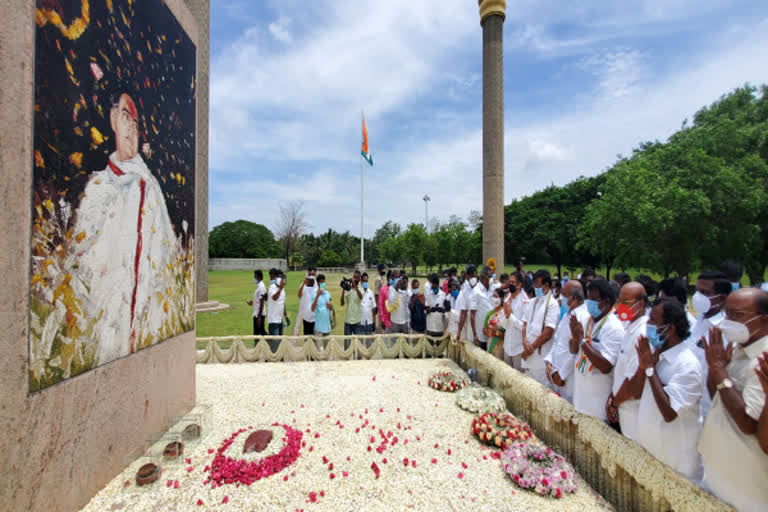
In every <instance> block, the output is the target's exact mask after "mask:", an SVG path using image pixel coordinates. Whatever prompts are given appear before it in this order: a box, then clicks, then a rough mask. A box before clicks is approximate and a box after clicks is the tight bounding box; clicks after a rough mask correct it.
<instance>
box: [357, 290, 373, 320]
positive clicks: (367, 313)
mask: <svg viewBox="0 0 768 512" xmlns="http://www.w3.org/2000/svg"><path fill="white" fill-rule="evenodd" d="M361 290H362V292H363V298H362V299H360V324H361V325H371V324H373V308H375V307H376V299H375V298H374V296H373V292H372V291H371V289H370V288H369V289H367V290H363V289H362V288H361Z"/></svg>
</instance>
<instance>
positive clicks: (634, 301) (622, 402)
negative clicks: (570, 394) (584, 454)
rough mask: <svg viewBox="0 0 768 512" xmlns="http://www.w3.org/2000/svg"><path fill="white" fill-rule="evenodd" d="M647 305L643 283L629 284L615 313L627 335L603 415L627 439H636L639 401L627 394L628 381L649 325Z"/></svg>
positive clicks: (634, 370)
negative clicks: (636, 347)
mask: <svg viewBox="0 0 768 512" xmlns="http://www.w3.org/2000/svg"><path fill="white" fill-rule="evenodd" d="M647 303H648V296H647V295H646V292H645V287H643V285H642V284H640V283H638V282H637V281H632V282H629V283H627V284H625V285H624V286H622V287H621V292H620V294H619V304H618V306H616V314H617V315H618V317H619V320H621V321H622V322H624V329H625V332H626V334H625V335H624V341H623V342H622V344H621V351H620V352H619V357H618V358H617V359H616V367H615V368H614V369H613V387H612V388H611V394H610V395H609V396H608V401H607V403H606V415H607V416H608V423H609V424H610V425H611V426H612V427H614V428H617V427H619V429H620V430H619V432H620V433H621V434H623V435H624V436H625V437H627V438H629V439H635V433H636V431H637V428H638V423H637V422H638V420H637V414H638V409H639V407H640V401H639V400H638V399H636V398H635V397H633V396H631V394H630V391H629V387H630V386H629V380H630V379H631V378H632V376H634V375H635V373H636V372H637V367H638V361H637V350H636V349H635V345H636V344H637V339H638V338H639V337H640V336H645V326H646V323H647V322H648V317H647V316H645V306H646V304H647ZM617 415H618V418H616V416H617ZM617 419H618V422H617Z"/></svg>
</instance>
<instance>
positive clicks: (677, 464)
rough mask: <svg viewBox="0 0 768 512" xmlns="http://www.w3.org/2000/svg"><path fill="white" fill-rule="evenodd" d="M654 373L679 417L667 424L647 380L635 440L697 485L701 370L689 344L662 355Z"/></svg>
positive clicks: (678, 346)
mask: <svg viewBox="0 0 768 512" xmlns="http://www.w3.org/2000/svg"><path fill="white" fill-rule="evenodd" d="M655 372H656V374H657V375H658V376H659V379H660V380H661V382H662V384H664V392H665V393H666V394H667V396H668V397H669V405H670V407H671V408H672V409H673V410H674V411H675V412H676V413H677V417H676V418H675V419H674V420H672V421H670V422H666V421H664V417H663V416H662V415H661V411H660V410H659V406H658V404H657V403H656V398H655V397H654V396H653V390H651V384H650V382H649V381H648V379H646V380H645V386H644V387H643V395H642V397H641V398H640V405H639V408H638V418H639V422H640V423H639V426H638V428H636V432H635V438H634V440H635V441H636V442H637V443H638V444H639V445H640V446H642V447H643V448H645V449H646V450H648V451H649V452H650V453H651V455H653V456H654V457H656V458H657V459H659V460H660V461H661V462H663V463H664V464H666V465H667V466H669V467H671V468H672V469H674V470H675V471H677V472H678V473H680V474H681V475H683V476H684V477H686V478H688V479H689V480H691V481H693V482H694V483H696V482H699V481H700V480H701V460H700V459H699V454H698V452H697V451H696V443H697V442H698V439H699V433H700V432H701V425H700V424H699V401H700V400H701V384H700V383H701V367H700V366H699V362H698V361H697V360H696V356H694V355H693V353H692V352H691V349H690V348H689V347H688V345H687V344H685V343H679V344H677V345H675V346H674V347H672V348H670V349H668V350H665V351H663V352H661V353H660V354H659V362H658V363H657V364H656V369H655ZM621 414H622V413H621V412H620V413H619V415H621ZM622 432H624V427H623V426H622Z"/></svg>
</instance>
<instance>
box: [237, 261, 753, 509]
mask: <svg viewBox="0 0 768 512" xmlns="http://www.w3.org/2000/svg"><path fill="white" fill-rule="evenodd" d="M741 276H742V270H741V267H740V266H739V265H737V264H734V263H730V262H729V263H724V264H723V265H721V267H720V268H719V269H718V270H715V271H707V272H703V273H701V274H699V275H698V278H697V280H696V284H695V293H694V294H693V297H692V306H693V310H694V311H695V315H694V314H692V313H691V312H690V311H689V310H688V293H687V287H686V283H685V282H684V281H683V280H682V279H680V278H676V277H675V278H666V279H664V280H662V281H661V282H659V283H657V282H655V281H653V280H652V279H651V278H650V277H648V276H645V275H638V276H636V277H635V280H634V281H633V280H631V279H630V276H628V275H627V274H625V273H621V272H620V273H617V274H616V275H614V276H613V277H614V278H613V279H612V280H607V279H605V278H603V277H602V276H599V275H595V273H594V271H592V270H591V269H584V270H583V271H582V272H581V273H580V274H579V275H578V276H577V277H576V278H575V279H571V278H569V276H568V273H567V272H566V273H564V275H563V276H562V279H554V278H552V276H551V275H550V273H549V272H548V271H546V270H539V271H537V272H535V273H532V272H523V271H522V267H519V269H518V271H516V272H513V273H510V274H501V275H499V276H498V277H497V275H496V274H495V272H494V270H493V269H492V268H491V267H488V266H484V267H482V268H481V269H480V272H477V269H476V268H475V267H473V266H470V265H468V266H467V268H466V269H465V270H464V271H462V272H461V274H460V275H459V274H458V273H457V271H456V269H448V270H446V271H445V272H444V274H443V276H442V277H443V279H442V282H441V279H440V276H438V275H437V274H432V275H430V276H429V277H428V278H427V282H426V283H425V285H424V287H423V288H421V287H420V282H419V280H418V279H408V276H407V275H406V274H405V272H403V271H401V270H398V269H389V270H388V269H386V268H385V267H384V266H383V265H380V266H379V267H378V269H377V276H376V278H375V281H374V286H373V289H371V288H370V287H369V276H368V274H367V273H360V272H357V271H356V272H355V273H354V274H353V276H352V279H351V280H350V281H349V282H348V283H347V284H346V285H345V286H344V288H343V290H342V295H341V300H340V304H341V305H342V306H346V307H345V316H344V334H345V335H366V334H372V333H373V332H376V333H382V334H384V333H391V334H397V333H425V334H427V335H429V336H432V337H435V338H438V337H442V336H444V335H445V333H446V332H448V333H449V334H450V336H451V337H452V338H453V339H454V340H457V341H463V342H465V343H473V344H475V345H477V346H478V347H480V348H482V349H483V350H487V351H488V352H489V353H491V354H493V355H494V356H495V357H497V358H498V359H500V360H503V361H504V362H505V363H506V364H508V365H509V366H511V367H512V368H514V369H516V370H518V371H520V372H523V373H525V374H527V375H528V376H530V377H531V378H533V379H535V380H536V381H538V382H539V383H540V384H541V385H542V386H545V387H547V388H549V389H551V390H552V391H553V392H556V393H558V394H559V395H560V396H562V397H563V398H565V399H566V400H568V401H570V402H571V403H572V404H573V406H574V408H575V409H576V410H577V411H579V412H581V413H584V414H588V415H591V416H593V417H596V418H598V419H600V420H603V421H605V422H606V423H607V424H608V425H610V426H611V427H612V428H613V429H615V430H616V431H617V432H619V433H620V434H622V435H624V436H626V437H627V438H629V439H631V440H633V441H634V442H636V443H638V444H639V445H641V446H643V447H644V448H645V449H646V450H647V451H648V452H650V453H651V454H652V455H654V456H655V457H656V458H657V459H659V460H661V461H662V462H664V463H665V464H667V465H668V466H670V467H671V468H673V469H674V470H676V471H677V472H678V473H680V474H681V475H683V476H684V477H686V478H688V479H689V480H691V481H692V482H694V483H695V484H697V485H700V486H701V487H703V488H704V489H706V490H708V491H709V492H712V493H713V494H715V495H716V496H718V497H719V498H720V499H722V500H723V501H725V502H727V503H729V504H731V505H733V506H734V507H735V508H736V509H737V510H745V511H758V510H760V511H762V510H766V509H767V507H768V485H766V482H768V406H766V399H765V398H766V394H767V393H768V292H766V291H765V290H764V289H760V288H757V287H747V288H742V287H741V285H740V281H741ZM255 279H256V283H257V288H256V292H255V293H254V299H253V301H251V302H250V304H252V305H253V307H254V334H264V333H265V332H264V323H263V307H264V302H265V300H266V302H267V315H266V318H267V323H268V329H269V334H282V333H283V330H282V329H283V325H284V323H285V322H286V320H287V317H285V308H284V302H285V292H284V287H285V276H284V275H283V274H282V272H280V271H279V270H272V271H270V286H269V289H268V290H266V289H265V285H264V283H262V282H261V272H260V271H256V273H255ZM298 294H299V299H300V306H299V315H300V317H301V319H302V324H303V333H304V334H305V335H314V336H315V337H316V338H315V339H316V340H322V337H324V336H328V335H329V334H330V332H331V330H332V317H333V303H332V299H331V296H330V293H329V292H328V291H326V290H325V276H323V275H322V274H319V275H316V269H314V268H309V269H308V271H307V274H306V277H305V279H304V281H303V283H302V284H301V286H300V288H299V292H298ZM273 307H274V308H275V309H274V313H273V312H272V311H273V309H272V308H273ZM259 319H261V320H259ZM297 324H298V322H297ZM297 333H298V325H297V326H296V330H295V331H294V334H297ZM273 343H275V342H271V343H270V346H271V347H272V350H277V345H278V344H279V341H278V342H276V344H275V345H273ZM321 344H322V343H321ZM346 345H347V346H348V342H347V343H346ZM320 348H322V347H320Z"/></svg>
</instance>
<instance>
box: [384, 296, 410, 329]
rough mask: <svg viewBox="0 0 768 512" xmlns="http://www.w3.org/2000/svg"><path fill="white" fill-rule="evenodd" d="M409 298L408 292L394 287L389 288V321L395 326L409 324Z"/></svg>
mask: <svg viewBox="0 0 768 512" xmlns="http://www.w3.org/2000/svg"><path fill="white" fill-rule="evenodd" d="M408 298H409V297H408V290H397V289H395V287H394V286H390V287H389V298H388V299H387V304H388V307H389V309H390V311H389V319H390V320H391V321H392V323H393V324H398V325H402V324H406V323H408Z"/></svg>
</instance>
